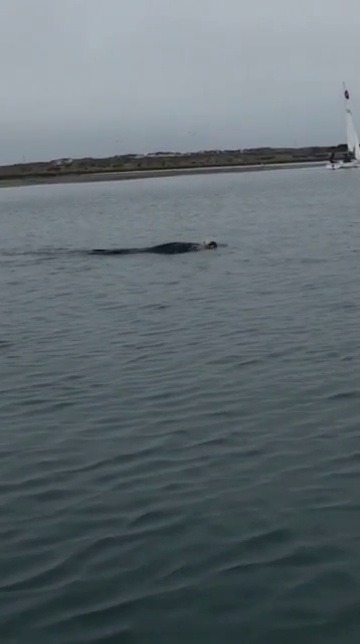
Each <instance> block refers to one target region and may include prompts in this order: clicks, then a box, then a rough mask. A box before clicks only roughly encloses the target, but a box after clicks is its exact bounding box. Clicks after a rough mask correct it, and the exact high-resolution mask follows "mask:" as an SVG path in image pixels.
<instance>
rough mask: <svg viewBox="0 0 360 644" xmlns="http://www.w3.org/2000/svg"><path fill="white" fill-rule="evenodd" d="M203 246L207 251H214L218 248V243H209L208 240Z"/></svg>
mask: <svg viewBox="0 0 360 644" xmlns="http://www.w3.org/2000/svg"><path fill="white" fill-rule="evenodd" d="M203 245H204V248H206V249H208V250H213V249H214V248H217V243H216V241H209V240H208V239H206V240H205V241H204V242H203Z"/></svg>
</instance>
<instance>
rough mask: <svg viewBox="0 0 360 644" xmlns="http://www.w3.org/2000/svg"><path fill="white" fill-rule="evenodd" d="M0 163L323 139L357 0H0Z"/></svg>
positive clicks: (354, 29) (335, 125) (334, 132)
mask: <svg viewBox="0 0 360 644" xmlns="http://www.w3.org/2000/svg"><path fill="white" fill-rule="evenodd" d="M0 77H1V81H2V82H1V85H2V99H1V108H0V126H1V130H0V143H1V145H0V163H8V162H16V161H21V160H23V159H24V158H25V159H26V160H41V159H44V160H46V159H50V158H57V157H62V156H74V157H78V156H86V155H89V156H107V155H110V154H117V153H124V152H149V151H156V150H164V149H165V150H168V149H172V150H180V151H184V150H196V149H204V148H207V149H208V148H239V147H240V148H241V147H251V146H261V145H273V146H277V145H279V146H281V145H288V146H294V145H299V146H300V145H308V144H310V145H311V144H319V145H321V144H325V145H326V144H330V145H331V144H333V143H334V144H337V143H339V142H343V141H344V140H345V124H344V113H343V112H344V110H343V102H342V87H341V82H342V80H345V81H346V82H347V84H348V86H349V91H350V96H351V98H352V105H353V111H354V118H355V122H356V123H358V125H359V128H360V0H126V1H125V0H102V1H101V2H100V0H59V1H58V2H55V1H54V0H1V2H0Z"/></svg>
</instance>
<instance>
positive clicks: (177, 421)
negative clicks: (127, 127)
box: [0, 169, 360, 644]
mask: <svg viewBox="0 0 360 644" xmlns="http://www.w3.org/2000/svg"><path fill="white" fill-rule="evenodd" d="M359 203H360V176H359V174H358V172H355V171H354V172H344V173H340V172H338V173H331V172H326V171H325V170H324V169H307V170H288V171H285V170H284V171H278V172H275V171H274V172H266V173H252V174H238V175H216V176H193V177H174V178H164V179H157V180H141V181H133V182H118V183H116V182H114V183H103V184H87V185H68V186H64V185H63V186H43V187H41V186H39V187H27V188H16V189H3V190H1V191H0V224H1V228H0V230H1V237H0V291H1V309H0V373H1V379H0V464H1V479H0V545H1V548H0V641H1V644H8V643H11V644H12V643H21V644H22V643H25V644H40V643H41V644H42V643H49V644H60V643H64V644H65V643H66V644H77V643H89V642H109V643H110V642H111V643H112V642H113V643H121V644H122V643H124V644H127V643H134V644H138V643H139V644H183V643H185V642H186V643H188V644H202V643H204V644H205V643H206V644H220V643H226V644H238V643H240V642H241V643H243V642H244V643H246V644H282V643H285V644H287V643H289V642H291V644H304V642H306V644H312V643H314V644H315V643H316V644H322V643H326V644H333V643H336V644H337V643H339V644H353V643H354V644H355V643H356V644H358V642H359V639H360V607H359V596H360V501H359V489H360V485H359V484H360V475H359V466H360V440H359V432H360V428H359V419H360V375H359V367H360V341H359V324H360V307H359V278H360V268H359V262H360V253H359V251H360V207H359ZM203 238H214V239H216V240H217V241H219V242H223V243H224V244H228V246H227V247H224V248H220V249H218V250H217V251H212V252H203V253H190V254H187V255H180V256H170V257H166V256H165V257H164V256H156V255H153V256H152V255H131V256H125V257H96V256H90V255H88V254H86V253H84V252H83V251H84V250H87V249H90V248H93V247H106V246H140V245H147V244H155V243H161V242H166V241H173V240H184V241H197V240H201V239H203Z"/></svg>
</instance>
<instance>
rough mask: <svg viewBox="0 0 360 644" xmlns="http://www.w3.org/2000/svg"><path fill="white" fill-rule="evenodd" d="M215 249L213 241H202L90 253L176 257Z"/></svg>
mask: <svg viewBox="0 0 360 644" xmlns="http://www.w3.org/2000/svg"><path fill="white" fill-rule="evenodd" d="M215 248H217V243H216V242H215V241H204V242H202V243H201V244H196V243H194V242H169V243H167V244H159V245H158V246H147V247H145V248H114V249H111V248H108V249H107V248H94V250H92V251H90V252H91V253H92V254H96V255H129V254H132V253H158V254H161V255H177V254H179V253H190V252H193V251H198V250H213V249H215Z"/></svg>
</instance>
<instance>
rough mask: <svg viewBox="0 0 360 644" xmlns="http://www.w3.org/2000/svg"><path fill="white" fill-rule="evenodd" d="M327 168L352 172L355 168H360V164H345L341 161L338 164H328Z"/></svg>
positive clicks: (351, 162) (350, 162) (355, 162)
mask: <svg viewBox="0 0 360 644" xmlns="http://www.w3.org/2000/svg"><path fill="white" fill-rule="evenodd" d="M325 167H326V169H327V170H351V169H354V168H360V162H359V161H349V162H348V163H344V162H343V161H340V162H338V163H328V164H327V165H326V166H325Z"/></svg>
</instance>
